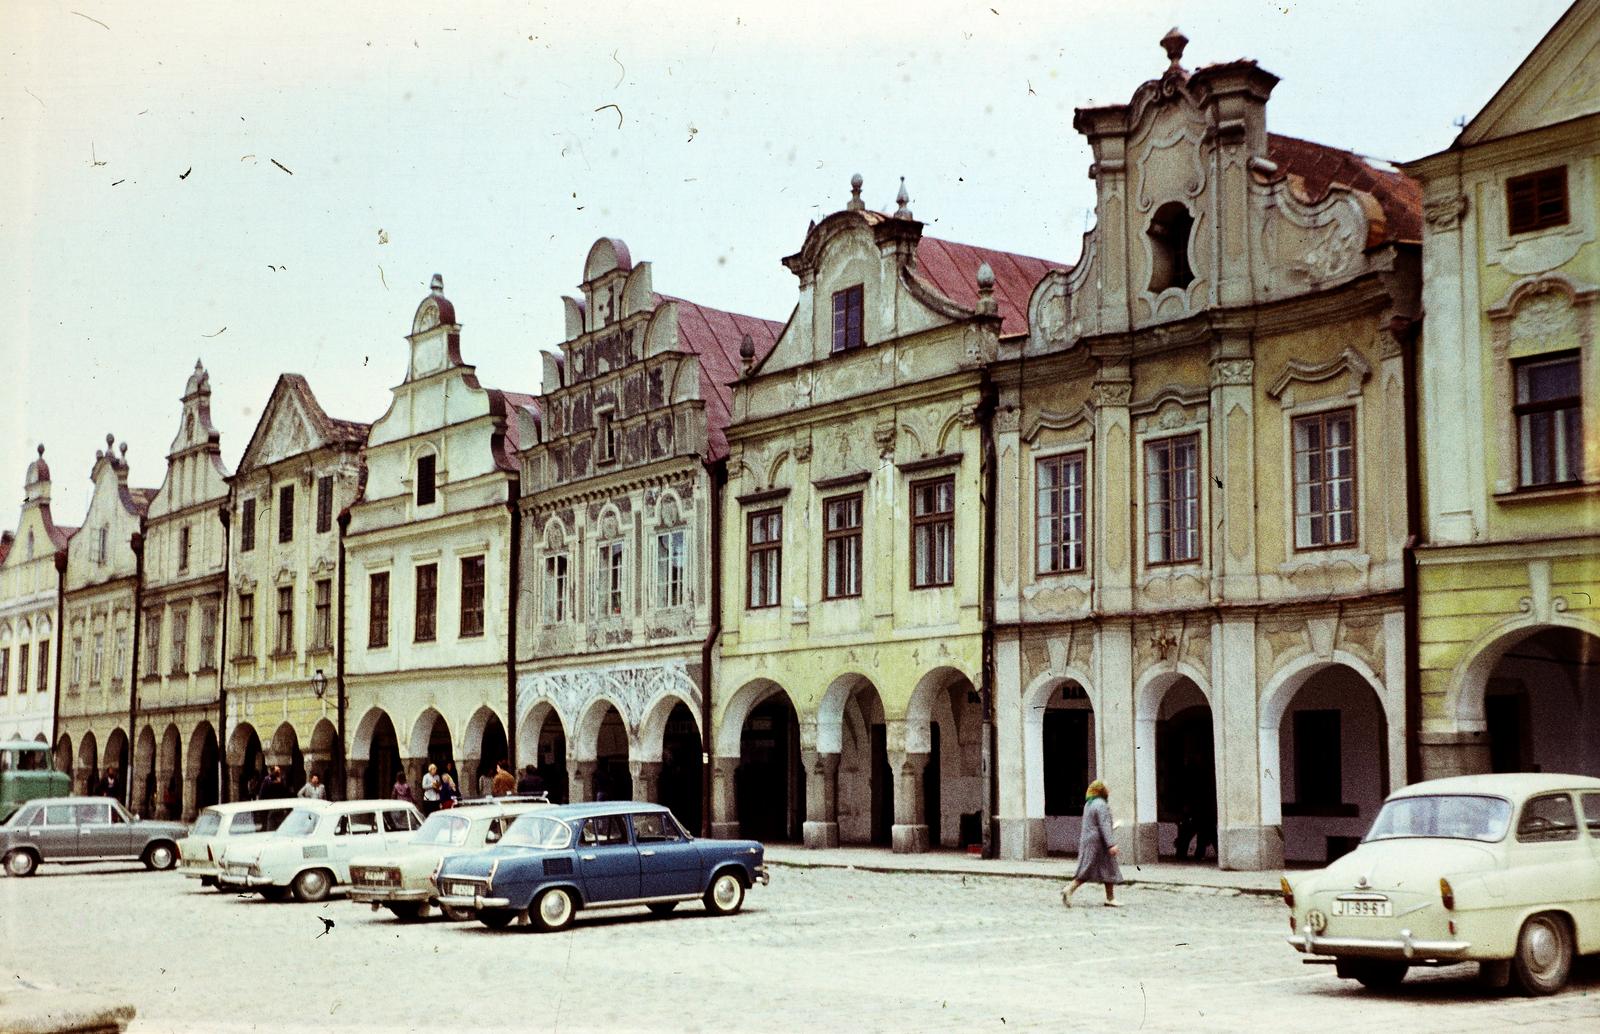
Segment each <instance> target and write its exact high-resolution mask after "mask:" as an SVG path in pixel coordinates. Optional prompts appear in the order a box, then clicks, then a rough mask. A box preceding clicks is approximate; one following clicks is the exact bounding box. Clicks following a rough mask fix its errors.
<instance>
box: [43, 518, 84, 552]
mask: <svg viewBox="0 0 1600 1034" xmlns="http://www.w3.org/2000/svg"><path fill="white" fill-rule="evenodd" d="M46 527H48V528H49V529H50V541H51V542H54V543H55V544H56V548H57V549H66V548H67V540H68V539H70V538H72V536H73V535H74V534H76V533H77V531H78V529H79V528H80V527H82V525H77V524H74V525H72V526H71V527H65V526H63V525H60V524H56V523H55V522H54V521H51V522H49V523H48V524H47V525H46Z"/></svg>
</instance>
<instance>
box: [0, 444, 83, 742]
mask: <svg viewBox="0 0 1600 1034" xmlns="http://www.w3.org/2000/svg"><path fill="white" fill-rule="evenodd" d="M23 499H24V501H23V504H22V516H21V518H20V519H19V520H18V521H17V530H16V532H15V533H14V534H12V533H7V535H6V537H5V541H4V545H0V740H16V739H23V740H32V739H37V740H39V741H40V742H41V743H48V742H50V725H51V720H52V717H53V714H54V706H55V693H54V691H53V690H54V682H53V678H54V676H55V670H56V659H55V645H56V634H55V632H56V594H57V591H58V588H59V584H58V581H57V574H56V561H55V556H56V551H57V550H58V549H65V548H66V545H67V540H68V538H69V537H70V536H71V535H72V533H73V532H74V531H76V530H77V529H76V528H61V527H57V526H56V523H55V521H54V519H53V518H52V517H51V515H50V468H49V467H48V466H47V465H46V464H45V462H44V446H43V445H41V446H39V458H38V459H37V460H35V461H34V462H33V463H30V464H29V465H28V474H27V478H26V479H25V481H24V496H23ZM58 764H59V761H58Z"/></svg>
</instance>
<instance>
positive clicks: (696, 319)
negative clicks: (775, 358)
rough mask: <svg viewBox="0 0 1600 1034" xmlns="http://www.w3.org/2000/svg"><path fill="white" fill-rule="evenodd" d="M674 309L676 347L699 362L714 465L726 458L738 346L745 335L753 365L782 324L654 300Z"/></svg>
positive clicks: (737, 372)
mask: <svg viewBox="0 0 1600 1034" xmlns="http://www.w3.org/2000/svg"><path fill="white" fill-rule="evenodd" d="M658 297H659V298H660V299H661V300H662V301H667V302H676V303H677V305H678V347H679V348H680V349H682V350H683V351H685V352H687V353H688V354H690V355H693V356H697V357H699V360H700V396H701V398H703V399H705V402H706V441H707V446H708V450H709V453H710V455H709V456H707V457H706V458H707V459H712V460H717V459H721V458H722V457H724V456H726V455H727V454H728V436H727V428H728V417H729V413H730V411H731V409H732V404H733V382H734V381H736V380H738V379H739V375H740V374H741V373H742V372H743V369H744V366H743V361H742V360H741V358H740V356H739V344H740V342H742V341H743V340H744V336H745V335H746V334H749V335H750V340H751V341H753V342H754V343H755V347H756V357H755V361H756V362H758V363H759V362H761V360H763V359H765V358H766V357H767V353H768V352H771V351H772V348H773V346H774V345H776V344H777V343H778V335H779V334H780V333H782V332H783V324H782V323H774V322H773V321H772V320H764V319H760V318H759V317H756V316H745V315H742V314H740V313H737V312H725V311H723V310H722V309H713V308H711V307H710V306H706V305H699V304H697V303H695V302H691V301H686V300H685V299H682V298H673V297H671V296H670V295H660V296H658Z"/></svg>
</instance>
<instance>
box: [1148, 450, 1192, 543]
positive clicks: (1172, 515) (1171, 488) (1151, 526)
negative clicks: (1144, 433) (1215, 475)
mask: <svg viewBox="0 0 1600 1034" xmlns="http://www.w3.org/2000/svg"><path fill="white" fill-rule="evenodd" d="M1144 496H1145V499H1144V507H1145V509H1144V529H1145V562H1146V563H1149V564H1176V563H1181V562H1183V561H1186V560H1199V559H1200V436H1199V435H1197V434H1186V435H1182V436H1180V437H1177V438H1163V439H1161V440H1160V441H1155V442H1149V443H1147V444H1146V445H1145V447H1144Z"/></svg>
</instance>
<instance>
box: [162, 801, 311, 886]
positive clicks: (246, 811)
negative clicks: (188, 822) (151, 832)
mask: <svg viewBox="0 0 1600 1034" xmlns="http://www.w3.org/2000/svg"><path fill="white" fill-rule="evenodd" d="M306 804H314V805H325V802H323V801H294V800H269V801H237V802H235V803H232V804H213V805H212V806H211V807H209V808H203V809H201V811H200V814H198V815H196V816H195V818H194V825H192V826H190V827H189V835H188V836H186V837H184V838H183V839H182V840H180V841H178V868H179V870H180V871H181V872H182V873H183V874H184V875H185V876H187V877H189V878H190V879H195V880H199V881H200V885H201V886H202V887H215V886H216V885H217V871H218V869H219V868H220V865H221V860H222V852H223V851H224V850H225V849H226V848H227V847H228V845H229V844H232V843H236V842H238V838H240V837H250V836H262V835H264V834H267V833H272V832H275V831H276V830H277V828H278V826H280V825H281V824H282V823H283V820H284V819H286V818H288V817H289V813H290V812H291V811H294V809H295V808H297V807H300V806H302V805H306Z"/></svg>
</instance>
